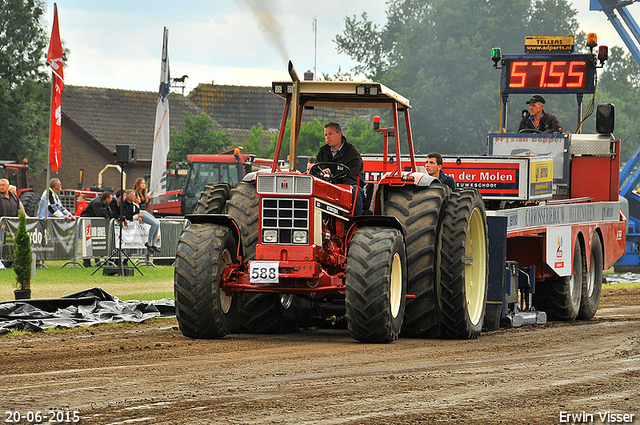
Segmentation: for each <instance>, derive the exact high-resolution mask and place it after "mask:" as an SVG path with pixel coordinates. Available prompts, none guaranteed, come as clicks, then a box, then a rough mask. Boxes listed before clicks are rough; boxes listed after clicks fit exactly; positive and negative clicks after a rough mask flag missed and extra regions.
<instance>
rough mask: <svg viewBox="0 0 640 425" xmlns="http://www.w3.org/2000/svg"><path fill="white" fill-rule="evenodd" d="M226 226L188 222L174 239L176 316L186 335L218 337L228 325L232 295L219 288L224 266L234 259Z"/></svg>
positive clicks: (230, 234)
mask: <svg viewBox="0 0 640 425" xmlns="http://www.w3.org/2000/svg"><path fill="white" fill-rule="evenodd" d="M235 253H236V242H235V239H234V238H233V234H232V233H231V231H230V230H229V228H227V227H225V226H218V225H212V224H192V225H191V226H189V227H187V228H186V229H185V230H183V232H182V234H181V235H180V239H179V240H178V248H177V254H176V265H175V272H174V296H175V304H176V317H177V319H178V324H179V325H180V330H181V331H182V333H183V334H184V335H185V336H188V337H190V338H222V337H223V336H225V335H227V334H228V333H229V332H230V331H231V328H232V324H233V321H234V310H235V302H236V297H235V296H233V297H231V296H228V295H226V294H225V293H224V291H222V289H221V287H220V277H221V274H222V271H223V270H224V269H225V267H226V265H227V264H229V263H232V262H233V261H234V260H235Z"/></svg>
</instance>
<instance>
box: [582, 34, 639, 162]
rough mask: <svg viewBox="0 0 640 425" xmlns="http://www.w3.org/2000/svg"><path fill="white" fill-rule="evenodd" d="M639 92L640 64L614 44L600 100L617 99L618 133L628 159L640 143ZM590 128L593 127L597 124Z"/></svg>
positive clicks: (624, 159) (601, 81) (607, 64)
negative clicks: (639, 119)
mask: <svg viewBox="0 0 640 425" xmlns="http://www.w3.org/2000/svg"><path fill="white" fill-rule="evenodd" d="M639 96H640V65H638V63H637V62H636V61H635V60H634V59H633V57H632V56H631V54H630V53H626V54H625V53H624V52H623V50H622V49H621V48H619V47H613V48H612V49H611V51H610V54H609V60H608V61H607V63H606V64H605V68H604V71H603V72H602V76H601V77H600V81H599V83H598V92H597V94H596V104H597V103H613V104H614V105H615V107H616V109H615V130H614V131H615V133H614V134H615V136H616V138H619V139H620V140H621V142H622V144H621V157H622V161H626V160H628V159H629V157H630V156H631V154H633V152H634V151H635V150H636V148H637V147H638V146H640V122H639V121H638V116H640V105H638V102H637V99H638V98H639ZM592 121H593V120H592ZM589 128H593V124H592V125H591V127H589ZM592 131H594V130H592Z"/></svg>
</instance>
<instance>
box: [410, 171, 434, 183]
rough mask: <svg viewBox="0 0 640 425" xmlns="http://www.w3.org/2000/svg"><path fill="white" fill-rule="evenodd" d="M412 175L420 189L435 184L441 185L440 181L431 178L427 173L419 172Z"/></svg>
mask: <svg viewBox="0 0 640 425" xmlns="http://www.w3.org/2000/svg"><path fill="white" fill-rule="evenodd" d="M410 175H411V176H413V178H414V179H415V182H416V186H419V187H429V186H431V183H433V182H438V183H441V182H440V180H438V179H437V178H435V177H433V176H430V175H429V174H427V173H421V172H419V171H418V172H415V173H411V174H410Z"/></svg>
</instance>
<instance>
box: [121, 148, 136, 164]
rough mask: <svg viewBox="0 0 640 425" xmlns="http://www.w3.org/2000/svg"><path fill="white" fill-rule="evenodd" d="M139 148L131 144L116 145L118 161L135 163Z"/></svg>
mask: <svg viewBox="0 0 640 425" xmlns="http://www.w3.org/2000/svg"><path fill="white" fill-rule="evenodd" d="M136 151H137V148H136V147H135V146H130V145H116V162H120V163H129V164H133V163H135V162H136V161H137V160H138V159H137V158H136Z"/></svg>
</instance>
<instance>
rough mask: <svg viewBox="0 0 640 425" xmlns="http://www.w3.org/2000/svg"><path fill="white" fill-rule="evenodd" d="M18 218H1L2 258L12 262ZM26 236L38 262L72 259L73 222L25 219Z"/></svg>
mask: <svg viewBox="0 0 640 425" xmlns="http://www.w3.org/2000/svg"><path fill="white" fill-rule="evenodd" d="M19 223H20V221H19V219H18V218H7V217H3V218H2V226H3V229H4V232H5V236H4V246H3V253H2V258H3V259H6V260H9V261H12V260H13V251H14V249H15V243H14V240H13V239H14V237H15V234H16V232H17V231H18V224H19ZM26 224H27V234H28V235H29V238H30V240H31V251H32V252H33V253H34V254H35V256H36V258H37V259H38V260H70V259H72V258H73V248H74V236H75V226H76V222H75V220H65V219H64V218H60V219H58V218H51V219H46V220H40V219H37V218H27V223H26Z"/></svg>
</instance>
